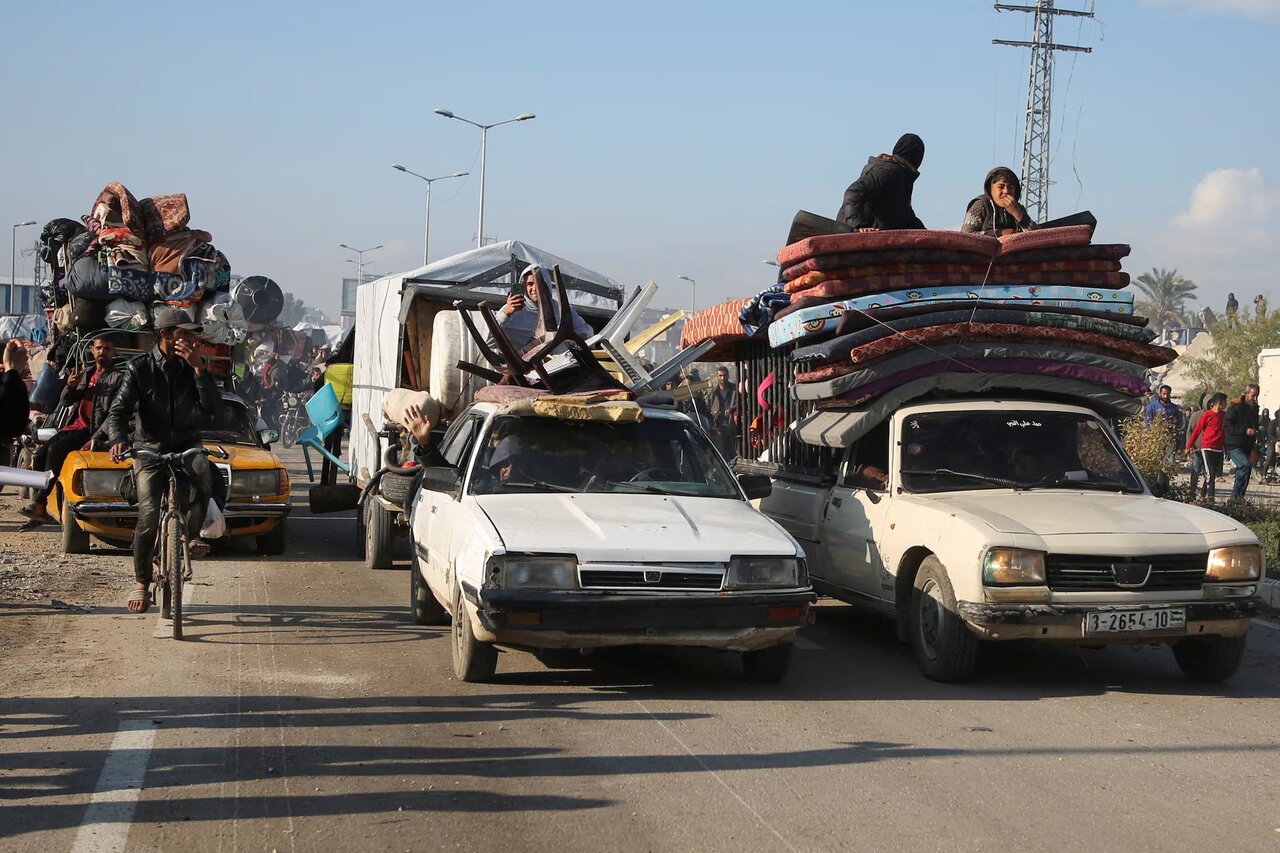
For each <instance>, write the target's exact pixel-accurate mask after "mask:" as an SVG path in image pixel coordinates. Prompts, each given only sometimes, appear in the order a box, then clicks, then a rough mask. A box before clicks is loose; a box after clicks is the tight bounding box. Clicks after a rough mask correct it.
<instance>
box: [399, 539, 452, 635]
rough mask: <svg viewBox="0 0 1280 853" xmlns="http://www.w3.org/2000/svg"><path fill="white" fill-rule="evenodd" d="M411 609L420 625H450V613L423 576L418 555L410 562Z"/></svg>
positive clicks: (414, 619)
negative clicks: (433, 593)
mask: <svg viewBox="0 0 1280 853" xmlns="http://www.w3.org/2000/svg"><path fill="white" fill-rule="evenodd" d="M409 607H410V608H412V610H413V621H414V622H415V623H417V624H418V625H448V624H449V613H448V611H446V610H445V609H444V607H443V606H442V605H441V604H440V602H438V601H436V597H435V596H434V595H432V593H431V588H430V587H429V586H427V579H426V578H425V577H423V576H422V567H421V566H420V565H419V563H418V555H417V553H414V555H413V556H412V557H411V558H410V562H409Z"/></svg>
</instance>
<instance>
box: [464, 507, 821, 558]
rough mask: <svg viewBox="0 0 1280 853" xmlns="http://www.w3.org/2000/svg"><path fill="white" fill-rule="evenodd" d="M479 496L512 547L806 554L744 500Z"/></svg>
mask: <svg viewBox="0 0 1280 853" xmlns="http://www.w3.org/2000/svg"><path fill="white" fill-rule="evenodd" d="M475 501H476V504H477V505H478V506H479V507H480V509H481V510H482V511H483V512H484V514H485V515H486V516H488V518H489V520H490V522H492V523H493V526H494V527H495V528H496V529H497V531H498V535H499V536H501V537H502V542H503V544H504V545H505V546H506V548H507V550H508V551H516V552H534V553H539V552H540V553H561V554H564V553H572V554H576V555H577V556H578V559H579V560H581V561H582V562H584V563H594V562H613V561H618V562H638V563H639V562H644V563H654V562H682V563H696V562H725V561H727V560H728V559H729V558H730V557H732V556H735V555H785V556H794V555H796V554H799V553H800V551H799V548H798V547H797V545H796V544H795V541H794V540H793V539H792V538H791V537H790V535H788V534H787V533H786V531H784V530H783V529H782V528H781V527H779V526H778V525H777V524H776V523H775V522H773V521H772V520H770V519H768V518H765V517H764V516H763V515H761V514H760V513H758V512H756V511H755V510H754V509H753V508H752V507H751V505H750V504H747V503H744V502H743V501H737V500H729V499H723V498H686V497H676V496H665V495H624V494H574V495H567V494H565V495H561V494H553V495H483V496H477V497H476V498H475Z"/></svg>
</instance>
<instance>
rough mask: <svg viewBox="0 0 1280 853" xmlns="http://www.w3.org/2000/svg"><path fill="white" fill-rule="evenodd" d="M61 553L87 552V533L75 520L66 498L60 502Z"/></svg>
mask: <svg viewBox="0 0 1280 853" xmlns="http://www.w3.org/2000/svg"><path fill="white" fill-rule="evenodd" d="M62 553H64V554H88V553H89V534H88V533H87V532H86V531H85V529H84V528H83V527H81V526H80V522H78V521H76V517H75V514H74V513H73V512H71V504H70V503H69V502H68V501H66V500H64V501H63V502H62Z"/></svg>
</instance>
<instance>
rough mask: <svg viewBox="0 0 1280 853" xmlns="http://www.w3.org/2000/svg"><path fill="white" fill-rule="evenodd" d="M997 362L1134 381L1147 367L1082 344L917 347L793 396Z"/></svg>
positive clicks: (815, 396)
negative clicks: (1035, 363) (1071, 367)
mask: <svg viewBox="0 0 1280 853" xmlns="http://www.w3.org/2000/svg"><path fill="white" fill-rule="evenodd" d="M953 358H956V359H996V358H1035V359H1041V360H1044V361H1058V362H1064V363H1071V364H1083V365H1085V366H1088V367H1101V368H1105V369H1107V370H1113V371H1115V372H1116V373H1120V374H1123V375H1124V376H1129V377H1132V378H1134V379H1139V380H1140V379H1145V378H1146V374H1147V368H1146V367H1145V366H1143V365H1141V364H1138V363H1137V362H1134V361H1127V360H1125V359H1121V358H1116V357H1114V356H1110V355H1106V354H1105V353H1101V352H1094V351H1093V350H1091V349H1089V348H1088V347H1085V346H1082V345H1080V344H1071V345H1067V344H1061V343H1057V342H1054V341H1031V342H1027V343H1019V342H1014V343H984V342H972V341H970V342H964V343H945V344H937V345H936V346H931V347H930V348H929V349H922V348H915V349H909V350H904V351H903V352H900V353H898V354H897V355H891V356H888V357H886V358H882V359H880V360H879V361H876V362H873V363H871V364H869V365H867V366H866V367H859V368H857V369H855V370H853V371H852V372H850V373H845V374H841V375H840V376H837V377H834V378H832V379H827V380H824V381H821V382H802V383H797V384H796V385H795V386H794V387H793V388H792V395H793V396H794V397H795V398H796V399H797V400H825V399H829V398H833V397H838V396H839V395H841V394H844V393H845V392H847V391H850V390H852V389H854V388H858V387H860V386H863V385H868V384H870V383H872V382H878V381H880V380H881V379H884V378H885V377H886V376H893V375H895V374H897V373H899V372H901V371H903V370H907V369H908V368H912V367H917V366H919V365H922V364H931V363H933V362H935V361H945V360H947V359H953Z"/></svg>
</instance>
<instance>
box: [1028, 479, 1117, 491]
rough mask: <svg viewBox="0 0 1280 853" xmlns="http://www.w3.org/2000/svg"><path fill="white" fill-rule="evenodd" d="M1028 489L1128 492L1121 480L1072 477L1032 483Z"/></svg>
mask: <svg viewBox="0 0 1280 853" xmlns="http://www.w3.org/2000/svg"><path fill="white" fill-rule="evenodd" d="M1027 488H1028V489H1062V488H1067V489H1096V490H1098V491H1102V492H1126V491H1128V490H1129V489H1128V487H1127V486H1126V485H1125V484H1124V483H1122V482H1120V481H1119V480H1107V479H1103V480H1072V479H1071V478H1070V477H1059V478H1057V479H1054V480H1049V481H1047V482H1041V483H1031V484H1030V485H1028V486H1027Z"/></svg>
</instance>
